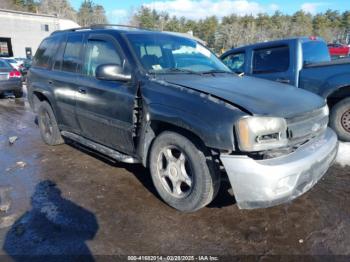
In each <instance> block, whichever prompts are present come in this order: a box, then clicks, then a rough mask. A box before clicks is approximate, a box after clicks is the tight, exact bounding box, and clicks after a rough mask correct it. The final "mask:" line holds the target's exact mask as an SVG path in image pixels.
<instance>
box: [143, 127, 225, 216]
mask: <svg viewBox="0 0 350 262" xmlns="http://www.w3.org/2000/svg"><path fill="white" fill-rule="evenodd" d="M150 170H151V175H152V180H153V183H154V186H155V188H156V189H157V191H158V193H159V195H160V197H161V198H162V199H163V200H164V201H165V202H166V203H167V204H169V205H170V206H172V207H174V208H176V209H178V210H180V211H183V212H193V211H196V210H198V209H200V208H202V207H204V206H206V205H208V204H209V203H210V202H211V201H212V200H213V199H214V197H215V196H216V194H217V192H218V190H219V187H220V173H219V172H218V169H217V168H216V167H215V163H214V161H213V159H212V156H211V155H210V154H209V152H208V150H206V148H205V147H204V146H201V145H199V143H193V142H192V141H191V140H189V139H188V138H187V137H185V136H183V135H180V134H178V133H175V132H169V131H166V132H163V133H161V134H160V135H159V136H158V137H157V138H156V140H155V141H154V144H153V146H152V149H151V153H150Z"/></svg>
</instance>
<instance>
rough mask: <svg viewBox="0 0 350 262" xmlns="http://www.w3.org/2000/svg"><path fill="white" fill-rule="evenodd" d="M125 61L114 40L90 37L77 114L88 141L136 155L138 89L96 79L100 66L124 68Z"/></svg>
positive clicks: (79, 82) (99, 36)
mask: <svg viewBox="0 0 350 262" xmlns="http://www.w3.org/2000/svg"><path fill="white" fill-rule="evenodd" d="M124 59H125V58H124V56H123V54H122V52H121V49H120V47H119V45H118V42H117V41H116V40H115V38H114V37H112V36H109V35H101V34H91V35H90V36H89V37H87V39H86V44H85V52H84V63H83V68H82V72H81V77H79V80H78V85H79V90H78V93H77V97H76V113H77V118H78V122H79V125H80V128H81V132H82V135H83V136H84V137H86V138H88V139H90V140H93V141H95V142H98V143H101V144H103V145H105V146H107V147H110V148H113V149H117V150H120V151H122V152H125V153H132V152H133V151H134V144H133V139H132V131H133V107H134V98H135V93H136V88H135V86H134V85H132V84H131V82H130V83H129V82H128V83H126V82H119V81H106V80H99V79H97V78H96V77H95V70H96V68H97V67H98V66H99V65H103V64H118V65H123V64H124Z"/></svg>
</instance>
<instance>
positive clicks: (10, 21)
mask: <svg viewBox="0 0 350 262" xmlns="http://www.w3.org/2000/svg"><path fill="white" fill-rule="evenodd" d="M44 25H48V26H49V31H48V32H45V31H43V29H42V26H44ZM73 27H79V25H78V24H76V23H75V22H73V21H70V20H65V19H58V18H57V17H54V16H45V15H35V14H30V13H24V12H12V11H9V12H7V11H4V10H0V37H9V38H11V43H12V49H13V53H14V56H15V57H26V54H25V48H26V47H31V48H32V52H33V55H34V54H35V52H36V49H37V48H38V46H39V44H40V43H41V41H42V40H43V39H44V38H45V37H47V36H49V35H50V34H51V33H52V32H53V31H55V30H64V29H69V28H73Z"/></svg>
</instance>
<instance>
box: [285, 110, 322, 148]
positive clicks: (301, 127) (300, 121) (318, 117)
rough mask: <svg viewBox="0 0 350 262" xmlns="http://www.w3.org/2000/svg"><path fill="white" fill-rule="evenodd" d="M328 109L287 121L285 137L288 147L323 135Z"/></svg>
mask: <svg viewBox="0 0 350 262" xmlns="http://www.w3.org/2000/svg"><path fill="white" fill-rule="evenodd" d="M328 115H329V111H328V107H327V106H324V107H322V108H320V109H317V110H315V111H312V112H309V113H306V114H302V115H300V116H295V117H293V118H290V119H287V126H288V129H287V136H288V139H289V144H290V145H296V144H300V143H304V142H306V141H308V140H310V139H312V138H314V137H317V136H319V135H321V134H323V133H324V132H325V130H326V128H327V125H328Z"/></svg>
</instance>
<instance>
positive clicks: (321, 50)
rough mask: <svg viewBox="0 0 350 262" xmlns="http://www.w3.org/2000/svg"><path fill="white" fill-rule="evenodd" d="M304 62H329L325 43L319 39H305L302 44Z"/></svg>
mask: <svg viewBox="0 0 350 262" xmlns="http://www.w3.org/2000/svg"><path fill="white" fill-rule="evenodd" d="M302 48H303V60H304V64H315V63H320V62H329V61H331V57H330V54H329V51H328V48H327V45H326V43H324V42H321V41H307V42H304V43H303V45H302Z"/></svg>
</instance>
